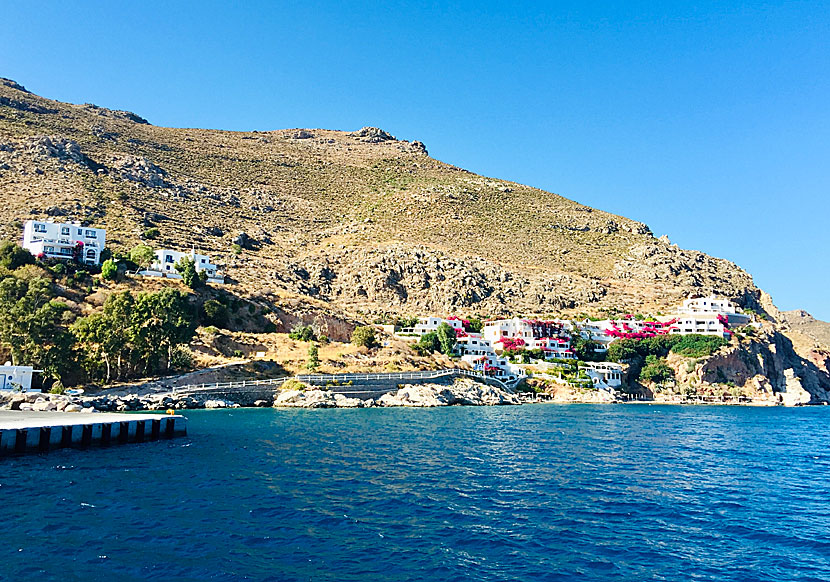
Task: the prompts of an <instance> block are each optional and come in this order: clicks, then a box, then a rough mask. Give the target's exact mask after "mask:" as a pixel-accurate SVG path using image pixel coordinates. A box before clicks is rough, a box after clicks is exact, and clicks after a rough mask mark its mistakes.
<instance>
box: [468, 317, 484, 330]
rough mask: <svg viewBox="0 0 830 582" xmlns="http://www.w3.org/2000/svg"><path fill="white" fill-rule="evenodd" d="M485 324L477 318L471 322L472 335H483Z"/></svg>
mask: <svg viewBox="0 0 830 582" xmlns="http://www.w3.org/2000/svg"><path fill="white" fill-rule="evenodd" d="M483 327H484V323H483V322H482V321H481V320H480V319H478V318H477V317H475V318H473V319H471V320H470V331H471V332H472V333H481V329H482V328H483Z"/></svg>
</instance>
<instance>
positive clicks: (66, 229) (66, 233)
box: [61, 226, 69, 236]
mask: <svg viewBox="0 0 830 582" xmlns="http://www.w3.org/2000/svg"><path fill="white" fill-rule="evenodd" d="M61 234H62V235H64V236H69V227H68V226H62V227H61Z"/></svg>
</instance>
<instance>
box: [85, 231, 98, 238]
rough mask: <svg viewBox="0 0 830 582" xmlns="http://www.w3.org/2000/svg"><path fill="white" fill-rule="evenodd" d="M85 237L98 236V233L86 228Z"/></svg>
mask: <svg viewBox="0 0 830 582" xmlns="http://www.w3.org/2000/svg"><path fill="white" fill-rule="evenodd" d="M86 236H87V238H98V233H97V232H95V231H94V230H87V231H86Z"/></svg>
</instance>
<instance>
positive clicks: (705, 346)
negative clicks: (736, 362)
mask: <svg viewBox="0 0 830 582" xmlns="http://www.w3.org/2000/svg"><path fill="white" fill-rule="evenodd" d="M673 337H677V338H678V339H677V341H675V343H674V345H672V347H671V351H672V352H674V353H675V354H679V355H681V356H686V357H689V358H704V357H707V356H711V355H712V354H713V353H715V352H716V351H718V349H720V348H722V347H723V346H726V345H729V342H728V341H726V340H725V339H723V338H722V337H720V336H715V335H698V334H692V335H684V336H673Z"/></svg>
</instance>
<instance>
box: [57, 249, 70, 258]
mask: <svg viewBox="0 0 830 582" xmlns="http://www.w3.org/2000/svg"><path fill="white" fill-rule="evenodd" d="M60 254H62V255H67V256H70V257H71V256H72V249H71V248H69V247H61V250H60Z"/></svg>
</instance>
